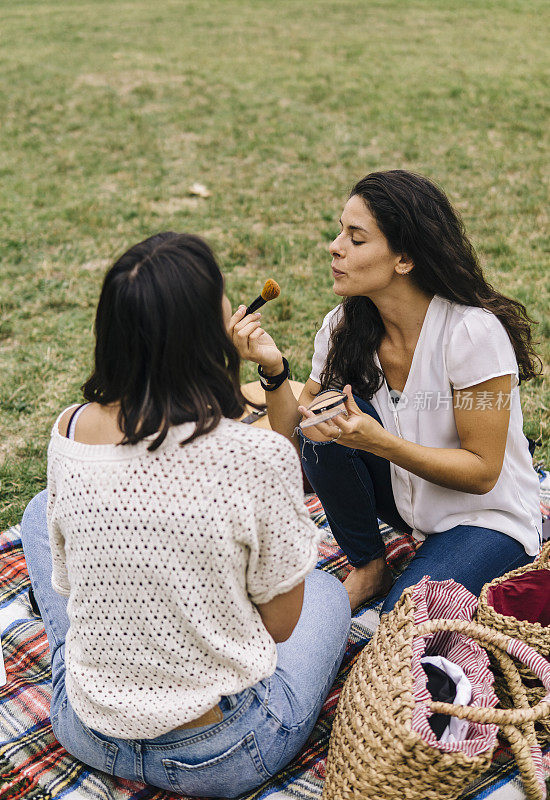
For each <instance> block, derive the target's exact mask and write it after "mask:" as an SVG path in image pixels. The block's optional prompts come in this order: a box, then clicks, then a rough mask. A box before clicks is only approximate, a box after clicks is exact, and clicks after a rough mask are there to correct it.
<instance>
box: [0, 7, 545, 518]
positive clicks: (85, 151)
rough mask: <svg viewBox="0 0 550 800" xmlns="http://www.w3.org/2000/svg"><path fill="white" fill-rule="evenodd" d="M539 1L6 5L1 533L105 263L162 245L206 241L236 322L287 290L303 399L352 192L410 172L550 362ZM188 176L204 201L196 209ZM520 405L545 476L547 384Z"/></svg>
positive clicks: (49, 418)
mask: <svg viewBox="0 0 550 800" xmlns="http://www.w3.org/2000/svg"><path fill="white" fill-rule="evenodd" d="M545 5H546V4H545V3H544V2H543V0H498V1H497V0H460V2H459V0H411V1H410V2H408V1H407V2H406V1H405V0H383V1H382V0H378V2H377V1H376V0H374V1H373V2H371V1H369V2H360V1H359V0H353V2H352V1H351V0H339V2H335V1H331V0H315V1H314V0H277V2H273V0H248V2H246V0H209V2H208V3H191V2H186V1H185V0H163V2H162V3H158V2H152V0H147V1H146V0H134V1H133V2H117V3H112V2H110V0H109V1H107V0H87V1H84V0H82V1H78V2H66V3H53V2H48V1H47V0H40V2H39V0H17V2H15V0H5V1H4V3H3V8H2V17H3V22H2V33H1V35H2V46H1V47H0V103H1V106H2V107H1V109H0V111H1V117H0V119H1V120H2V125H1V133H0V136H1V143H0V144H1V146H0V176H1V181H2V193H1V197H0V215H1V218H2V234H3V243H2V249H1V258H2V261H1V277H2V280H1V284H0V287H1V288H0V428H1V437H0V464H1V466H0V482H1V483H0V493H1V498H2V499H1V503H0V507H1V511H0V527H4V526H6V525H9V524H13V523H15V522H16V521H17V520H18V519H19V518H20V515H21V513H22V510H23V508H24V506H25V503H26V502H27V501H28V500H29V498H30V497H31V496H32V495H33V494H34V493H35V492H36V491H37V490H38V489H40V488H42V487H43V486H44V485H45V462H46V447H47V443H48V437H49V431H50V428H51V425H52V422H53V420H54V418H55V416H56V415H57V413H58V411H59V410H60V409H62V408H63V407H64V406H65V405H67V404H69V403H70V402H74V401H76V400H78V398H79V386H80V384H81V383H82V381H83V380H84V378H85V377H86V373H87V371H88V369H89V366H90V355H91V349H92V333H91V326H92V320H93V314H94V308H95V304H96V301H97V297H98V292H99V287H100V282H101V278H102V274H103V272H104V270H105V268H106V266H107V265H108V264H109V262H110V261H111V260H112V259H113V257H114V256H116V255H117V254H119V253H120V252H122V251H123V250H124V249H125V248H126V247H127V246H128V245H130V244H133V243H135V242H136V241H139V240H140V239H142V238H144V237H145V236H147V235H149V234H152V233H154V232H157V231H159V230H166V229H172V230H186V231H191V232H195V233H199V234H201V235H203V236H205V237H206V238H207V239H208V240H209V241H210V243H211V244H212V245H213V246H214V248H215V250H216V252H217V254H218V257H219V260H220V263H221V264H222V267H223V269H224V271H225V273H226V275H227V286H228V293H229V296H230V299H231V300H232V301H233V302H234V303H237V302H238V301H241V300H243V299H248V298H252V297H253V296H255V294H256V293H257V290H258V289H259V288H261V286H262V285H263V281H264V280H265V278H266V277H268V276H273V277H275V278H276V279H277V280H278V281H279V282H280V283H281V285H282V287H283V293H284V296H283V297H282V298H281V299H280V300H279V301H278V302H277V303H274V304H273V305H272V306H271V307H268V308H267V310H266V313H265V320H264V322H265V324H266V327H267V328H268V329H269V330H270V331H271V332H272V333H273V335H274V336H275V338H276V341H277V342H278V343H280V346H281V348H282V349H283V350H284V352H285V354H286V355H287V357H288V358H289V360H290V362H291V364H292V366H293V370H294V375H295V377H296V378H298V379H302V380H304V379H305V378H306V377H307V375H308V371H309V359H310V357H311V353H312V346H313V336H314V333H315V330H316V327H317V326H318V325H319V323H320V321H321V319H322V317H323V315H324V313H326V311H327V310H328V309H329V308H331V307H333V305H335V297H334V295H333V294H332V292H331V288H330V287H331V283H332V282H331V279H330V277H329V269H328V264H329V262H328V258H327V253H326V247H327V244H328V242H329V240H330V239H331V237H332V236H333V234H334V232H335V230H336V228H337V219H338V217H339V214H340V211H341V208H342V205H343V203H344V201H345V198H346V194H347V192H348V190H349V188H350V187H351V186H352V185H353V183H354V182H355V181H356V180H357V179H358V178H359V177H361V176H362V175H363V174H365V173H367V172H369V171H371V170H373V169H389V168H395V167H402V168H406V169H412V170H416V171H418V172H421V173H424V174H426V175H428V176H430V177H432V178H434V179H435V180H436V181H437V182H438V183H439V184H440V185H442V186H443V187H444V188H445V190H446V191H447V193H448V194H449V196H450V198H451V200H452V201H453V202H454V203H455V204H456V205H457V206H458V208H459V210H460V211H461V213H462V215H463V218H464V220H465V223H466V226H467V229H468V231H469V233H470V235H471V238H472V240H473V241H474V243H475V245H476V247H477V248H478V251H479V253H480V255H481V257H482V261H483V264H484V266H485V268H486V270H487V273H488V275H489V277H490V279H491V281H492V282H493V283H494V285H495V286H496V287H497V288H498V289H499V290H501V291H503V292H505V293H507V294H509V295H510V296H513V297H516V298H518V299H520V300H521V301H522V302H524V303H525V304H526V305H527V306H528V309H529V311H530V313H531V314H532V316H533V317H534V318H535V319H537V320H540V321H541V323H542V324H541V325H540V326H539V328H538V331H537V334H536V335H537V337H538V338H539V339H540V340H541V345H540V348H539V350H540V352H541V354H542V356H543V358H544V361H545V363H548V355H549V352H550V315H549V313H548V311H549V306H550V301H549V290H548V284H549V281H548V241H547V239H545V238H544V227H545V222H546V220H545V217H544V208H545V202H546V199H547V198H546V194H545V190H544V177H545V176H544V173H543V167H544V164H545V160H546V159H547V155H548V148H547V146H546V145H547V142H545V137H546V130H547V125H546V123H545V107H544V100H545V89H546V86H547V79H548V56H547V42H546V41H545V31H544V26H543V25H542V24H541V22H542V19H543V16H544V10H545ZM195 181H200V182H201V183H204V184H205V185H206V186H207V187H208V188H209V189H210V190H211V192H212V195H211V197H210V198H209V199H208V200H202V199H200V198H193V197H190V196H189V193H188V189H189V186H190V185H191V184H192V183H193V182H195ZM243 376H244V378H246V379H252V378H253V367H252V366H251V365H245V366H244V369H243ZM522 396H523V405H524V414H525V422H526V424H525V430H526V432H527V433H529V434H530V435H531V436H537V435H538V434H539V432H542V435H543V439H544V445H543V448H541V449H540V450H539V451H538V457H543V458H544V459H545V460H546V462H547V463H550V427H549V424H548V416H549V415H548V408H549V406H550V380H549V377H548V368H546V373H545V376H544V378H541V379H540V380H536V381H532V382H531V383H529V384H527V385H526V386H525V387H522Z"/></svg>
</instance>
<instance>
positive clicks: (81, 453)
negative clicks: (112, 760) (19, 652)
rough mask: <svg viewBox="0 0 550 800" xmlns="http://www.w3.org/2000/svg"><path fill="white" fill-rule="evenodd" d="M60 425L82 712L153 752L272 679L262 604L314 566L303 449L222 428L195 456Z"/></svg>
mask: <svg viewBox="0 0 550 800" xmlns="http://www.w3.org/2000/svg"><path fill="white" fill-rule="evenodd" d="M58 422H59V420H58V421H57V422H56V424H55V425H54V428H53V431H52V438H51V441H50V446H49V450H48V491H49V498H48V527H49V532H50V542H51V548H52V557H53V574H52V584H53V587H54V589H55V590H56V591H57V592H59V593H61V594H64V595H68V598H69V599H68V607H67V612H68V615H69V620H70V628H69V632H68V634H67V639H66V653H65V661H66V667H67V675H66V684H67V694H68V697H69V700H70V702H71V704H72V706H73V708H74V710H75V711H76V713H77V715H78V716H79V717H80V719H81V720H82V721H83V722H84V723H85V724H87V725H88V726H89V727H91V728H93V729H95V730H97V731H99V732H100V733H104V734H107V735H111V736H116V737H119V738H126V739H133V738H135V739H140V738H154V737H156V736H159V735H161V734H163V733H166V732H167V731H169V730H172V729H173V728H176V727H178V726H180V725H182V724H183V723H185V722H188V721H190V720H192V719H196V718H197V717H199V716H201V715H202V714H203V713H204V712H205V711H207V710H208V709H209V708H212V707H213V706H214V705H216V703H217V702H218V701H219V699H220V697H221V696H222V695H228V694H233V693H235V692H238V691H241V690H243V689H245V688H247V687H249V686H252V685H254V684H255V683H257V682H258V681H260V680H262V679H263V678H266V677H268V676H269V675H271V674H272V673H273V671H274V670H275V666H276V660H277V653H276V647H275V643H274V641H273V639H272V638H271V636H270V635H269V634H268V633H267V631H266V629H265V627H264V625H263V623H262V621H261V618H260V615H259V612H258V610H257V608H256V606H255V604H257V603H266V602H268V601H269V600H271V599H272V598H273V597H275V596H276V595H277V594H281V593H283V592H287V591H289V590H290V589H291V588H292V587H294V586H295V585H296V584H298V583H299V582H300V581H301V580H302V579H303V578H304V577H305V575H307V573H308V572H310V570H311V569H312V568H313V567H314V565H315V563H316V560H317V544H318V541H319V535H318V530H317V528H316V527H315V525H314V524H313V523H312V522H311V521H310V519H309V516H308V513H307V510H306V508H305V505H304V501H303V493H302V479H301V472H300V465H299V460H298V456H297V454H296V451H295V450H294V448H293V447H292V445H291V444H290V443H289V442H288V441H287V440H286V439H284V438H283V437H282V436H279V435H278V434H276V433H273V432H272V431H266V430H260V429H256V428H252V427H250V426H248V425H243V424H242V423H240V422H235V421H232V420H228V419H223V420H222V421H221V422H220V424H219V425H218V427H217V428H216V429H215V430H214V431H212V432H211V433H209V434H205V435H203V436H200V437H199V438H198V439H196V440H195V441H193V442H192V443H191V444H188V445H185V446H184V447H181V446H180V444H179V442H180V441H181V440H182V439H184V438H187V436H189V434H190V432H191V431H192V423H187V424H184V425H179V426H176V427H174V428H172V429H170V431H169V433H168V436H167V438H166V440H165V442H164V443H163V445H162V446H161V447H160V448H159V449H158V450H156V451H154V452H148V451H147V444H149V441H150V440H146V441H143V442H141V443H139V444H138V445H118V446H117V445H87V444H82V443H80V442H76V441H71V440H69V439H66V438H64V437H62V436H61V435H60V434H59V431H58Z"/></svg>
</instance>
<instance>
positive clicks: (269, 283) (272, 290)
mask: <svg viewBox="0 0 550 800" xmlns="http://www.w3.org/2000/svg"><path fill="white" fill-rule="evenodd" d="M280 294H281V287H280V286H279V284H278V283H277V281H274V280H273V279H272V278H268V279H267V280H266V282H265V283H264V288H263V289H262V293H261V294H260V295H259V296H258V297H257V298H256V299H255V300H253V301H252V302H251V303H250V305H249V306H248V308H247V309H246V313H245V317H246V315H247V314H253V313H254V312H255V311H257V310H258V309H259V308H261V307H262V306H263V305H264V304H265V303H267V302H268V301H269V300H275V298H276V297H279V295H280Z"/></svg>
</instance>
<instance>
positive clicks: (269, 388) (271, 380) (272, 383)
mask: <svg viewBox="0 0 550 800" xmlns="http://www.w3.org/2000/svg"><path fill="white" fill-rule="evenodd" d="M258 375H259V376H260V383H261V384H262V389H263V390H264V391H265V392H274V391H275V389H278V388H279V386H282V385H283V383H284V382H285V381H286V379H287V378H288V376H289V375H290V367H289V366H288V361H287V360H286V358H284V356H283V371H282V372H280V373H279V374H278V375H266V374H265V372H264V371H263V369H262V368H261V366H260V365H259V364H258Z"/></svg>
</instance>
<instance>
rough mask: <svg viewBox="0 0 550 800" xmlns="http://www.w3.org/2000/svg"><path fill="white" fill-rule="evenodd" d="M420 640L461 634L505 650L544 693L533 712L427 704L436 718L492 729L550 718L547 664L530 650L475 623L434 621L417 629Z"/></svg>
mask: <svg viewBox="0 0 550 800" xmlns="http://www.w3.org/2000/svg"><path fill="white" fill-rule="evenodd" d="M416 630H417V634H418V635H419V636H427V635H429V634H432V633H437V632H438V631H449V632H454V633H461V634H464V635H465V636H469V637H471V638H472V639H476V640H478V641H480V642H486V643H487V644H489V645H492V646H493V647H498V648H499V649H500V650H504V651H505V652H506V653H508V654H509V655H511V656H514V658H517V659H518V661H521V662H522V663H523V664H525V665H526V666H528V667H529V669H531V671H532V672H533V673H534V674H535V675H536V676H537V678H538V679H539V680H540V681H541V682H542V684H543V686H544V688H545V689H546V695H545V697H544V698H543V699H542V700H541V701H540V702H539V703H537V705H535V706H533V707H532V708H512V709H503V708H490V707H485V706H476V707H473V706H459V705H456V704H454V703H442V702H439V701H436V700H432V701H430V702H429V704H428V705H429V708H430V710H431V711H433V712H434V713H436V714H450V715H452V716H454V717H458V718H459V719H467V720H469V721H470V722H479V723H492V724H495V725H521V724H523V723H526V722H536V721H537V720H540V719H544V718H546V717H549V716H550V664H549V663H548V661H546V659H544V658H543V657H542V656H541V655H539V654H538V653H537V651H536V650H534V649H533V648H532V647H529V645H527V644H525V642H520V641H519V639H512V637H511V636H507V635H506V634H504V633H501V632H500V631H495V630H493V629H492V628H488V627H486V626H485V625H480V624H479V623H477V622H468V621H467V620H461V619H434V620H429V621H428V622H423V623H422V624H421V625H417V626H416Z"/></svg>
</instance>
